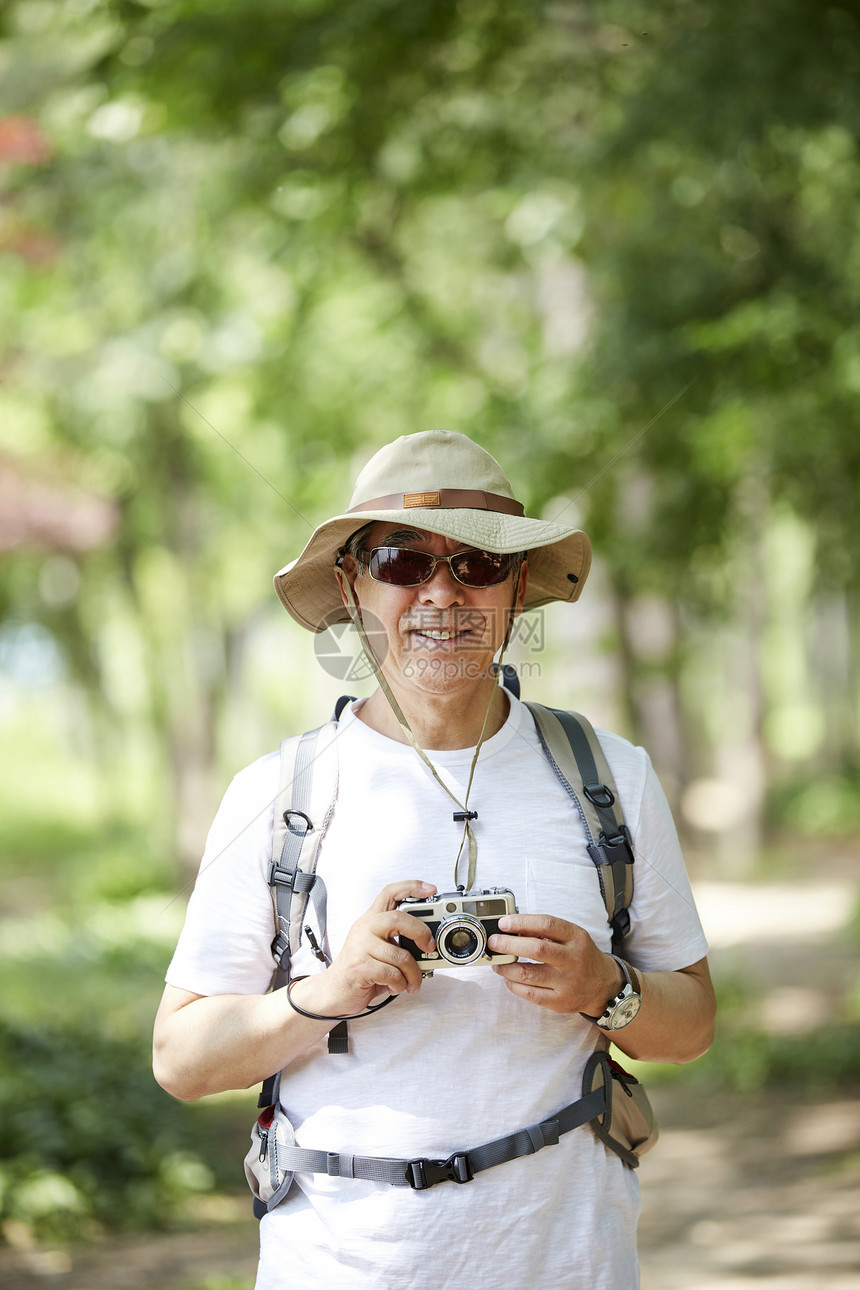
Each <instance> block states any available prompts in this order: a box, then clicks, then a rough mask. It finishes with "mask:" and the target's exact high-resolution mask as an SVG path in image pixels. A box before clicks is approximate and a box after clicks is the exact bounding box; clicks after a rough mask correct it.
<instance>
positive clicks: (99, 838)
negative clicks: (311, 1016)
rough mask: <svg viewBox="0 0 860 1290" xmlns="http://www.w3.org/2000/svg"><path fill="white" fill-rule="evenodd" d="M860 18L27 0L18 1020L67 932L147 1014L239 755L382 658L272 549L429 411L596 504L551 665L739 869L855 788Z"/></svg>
mask: <svg viewBox="0 0 860 1290" xmlns="http://www.w3.org/2000/svg"><path fill="white" fill-rule="evenodd" d="M858 26H860V13H858V6H857V4H855V3H851V2H850V0H849V2H846V3H840V4H839V5H829V4H824V5H821V4H813V3H811V0H776V3H775V4H774V5H771V6H769V7H768V8H767V9H766V10H761V11H759V10H756V9H755V8H754V7H753V8H750V7H749V6H747V5H743V4H741V3H740V0H726V3H724V4H723V5H721V6H719V7H715V6H712V5H708V4H706V3H704V0H670V2H669V3H666V4H664V5H661V6H658V7H657V8H656V10H655V7H654V6H648V5H645V4H643V3H637V2H634V0H603V2H601V3H543V2H538V0H532V2H528V0H492V3H491V2H490V0H461V3H459V4H457V5H453V4H451V3H450V0H410V3H408V4H403V3H400V2H399V0H361V2H360V3H351V4H347V3H343V0H297V2H296V3H293V4H291V5H288V6H285V5H283V4H282V3H280V2H279V0H246V3H243V4H241V5H215V4H212V3H207V4H201V3H198V2H197V0H141V2H131V0H11V2H10V3H8V4H7V5H6V7H5V8H4V10H3V13H2V16H0V73H2V87H3V88H2V101H0V262H2V277H0V335H2V341H0V345H1V346H2V348H0V355H2V359H0V361H1V362H2V386H0V546H2V548H3V550H4V560H3V563H2V568H0V669H2V671H1V672H0V675H2V680H3V684H2V690H0V700H2V709H0V717H2V721H3V728H4V735H5V738H4V747H5V752H4V753H3V759H2V770H3V775H2V789H0V795H2V800H3V806H4V811H3V816H4V820H3V822H2V823H0V832H2V834H3V837H4V851H5V853H6V855H7V860H6V861H4V866H5V868H6V872H7V878H8V882H7V885H6V894H5V896H4V897H3V900H4V910H3V912H5V914H6V915H7V920H8V921H7V926H8V928H9V929H10V930H9V932H8V935H7V942H6V946H5V951H6V959H5V960H4V961H5V962H6V963H7V964H8V967H7V968H6V969H2V968H0V976H2V981H3V983H4V984H5V985H8V990H7V991H6V992H5V995H4V998H5V1010H6V1012H7V1014H8V1015H9V1016H10V1018H11V1019H12V1021H13V1022H14V1021H16V1020H18V1021H20V1020H21V1019H22V1018H24V1017H25V1016H33V1015H41V1012H43V1011H44V1009H45V1004H44V993H45V992H44V989H43V988H41V987H44V985H45V982H46V981H47V980H50V979H52V977H51V973H55V972H56V971H57V964H58V963H59V964H60V966H61V970H62V971H63V974H64V977H65V980H66V982H67V984H68V983H69V982H77V983H78V985H79V988H80V990H81V994H82V997H83V999H84V1000H86V999H87V998H89V999H92V998H96V997H97V998H98V999H99V1000H100V1003H101V1006H102V1010H103V1011H104V1013H105V1014H106V1015H105V1018H104V1021H105V1026H106V1029H107V1031H108V1032H109V1033H117V1034H119V1035H126V1036H129V1035H132V1034H138V1033H139V1032H140V1029H141V1027H143V1026H145V1024H146V1018H147V1016H148V1011H147V1010H148V1008H149V1007H150V1005H151V1002H152V998H153V995H154V992H155V991H156V990H157V982H155V981H154V978H155V977H157V975H158V970H159V969H158V966H157V965H158V964H160V963H162V962H163V961H164V959H165V956H166V954H168V953H169V948H168V947H169V944H170V942H171V940H172V939H173V937H174V936H175V932H176V918H175V917H174V914H175V913H176V907H174V906H171V907H170V912H169V913H168V914H166V913H165V904H164V899H163V897H160V896H159V894H158V893H163V892H166V891H173V890H175V888H176V887H177V886H178V885H180V884H181V883H182V882H184V881H185V880H186V878H187V877H188V875H189V872H190V871H191V868H192V866H193V864H194V863H195V862H196V858H197V856H198V855H199V853H200V850H201V846H202V840H203V835H204V832H205V828H206V825H207V822H208V819H209V818H210V816H211V813H212V809H213V807H214V804H215V801H216V798H217V793H218V790H219V789H220V788H221V787H222V786H223V783H224V780H225V776H226V775H228V774H229V773H231V772H232V771H234V770H236V769H237V768H238V767H239V766H240V765H241V764H243V762H245V761H247V760H249V759H250V758H252V757H253V756H255V755H257V754H258V753H260V752H261V751H263V750H265V749H267V748H268V747H270V746H272V745H273V744H274V742H275V741H276V740H277V739H278V738H279V737H280V736H281V734H282V733H283V732H284V731H286V730H295V729H300V728H304V726H306V725H309V724H312V723H314V722H316V721H317V720H318V719H319V717H320V712H321V711H322V712H326V711H327V710H328V707H329V704H330V699H331V697H332V695H333V694H335V693H337V692H338V691H339V690H340V689H341V688H343V686H342V685H341V684H339V683H338V681H337V678H334V677H332V676H331V675H329V674H327V673H325V671H324V670H323V669H320V668H319V666H318V665H317V664H316V663H315V661H314V657H313V654H312V646H311V645H310V642H309V638H308V637H307V635H306V634H305V633H303V632H302V631H301V630H300V629H298V628H295V627H294V626H293V625H292V624H291V623H290V622H289V621H288V620H287V619H286V616H285V615H284V614H283V612H282V611H281V610H280V609H279V607H278V606H277V604H276V603H275V602H274V598H273V596H272V593H271V590H270V578H271V574H272V572H273V571H274V570H275V569H276V568H277V567H278V566H279V565H280V564H282V563H284V562H285V561H286V560H287V559H289V558H291V556H293V555H294V554H296V553H297V552H298V550H299V549H300V548H301V546H302V545H303V543H304V541H305V540H306V538H307V536H308V535H309V533H310V531H311V529H312V527H313V526H314V525H315V524H316V523H317V522H319V520H320V519H322V518H323V517H325V515H327V514H328V513H330V512H331V508H332V507H333V506H339V505H341V504H342V501H343V499H344V498H345V496H346V495H347V494H348V481H349V479H350V478H351V477H352V476H353V475H354V473H355V469H356V467H357V465H358V464H360V463H361V462H363V460H365V459H366V458H367V457H369V456H370V454H371V453H372V452H373V451H374V450H375V449H376V447H378V446H379V444H380V443H382V442H384V441H386V440H388V439H391V438H393V437H394V436H396V435H398V434H401V433H406V432H410V431H413V430H418V429H423V428H427V427H430V426H435V425H441V426H446V427H450V428H453V429H458V430H463V431H465V432H467V433H469V434H471V435H473V436H474V437H476V438H477V439H478V440H479V441H480V442H482V443H483V444H485V446H486V447H488V448H489V449H490V450H491V451H492V452H494V453H495V454H496V455H497V456H498V457H499V458H500V460H501V461H502V463H503V464H505V465H506V466H507V468H508V469H509V470H510V472H511V474H512V475H513V476H514V478H515V482H516V485H517V487H518V489H519V492H520V495H521V496H522V498H523V500H524V501H525V502H526V504H527V507H528V509H529V511H530V512H532V513H534V512H543V513H545V514H547V515H550V516H553V515H561V514H562V513H564V514H565V516H566V517H576V518H577V519H578V520H579V521H581V523H582V526H583V527H584V528H586V529H587V530H588V531H589V532H590V533H591V535H592V538H593V541H594V544H595V549H596V552H597V555H598V560H597V562H596V566H595V572H594V575H593V580H592V583H591V584H590V586H589V589H588V592H587V595H586V596H585V597H584V599H583V601H582V604H581V606H577V609H576V610H575V611H564V615H565V616H556V617H553V616H552V615H547V624H548V626H547V632H546V648H545V650H544V653H543V654H542V655H541V664H542V675H541V676H540V677H538V678H536V680H535V681H534V683H530V688H531V693H533V694H534V697H537V698H546V699H550V700H552V701H555V702H559V703H568V704H570V705H572V706H573V705H577V706H582V707H585V708H586V709H587V710H589V711H591V712H593V713H594V715H596V717H597V718H598V719H599V720H603V721H604V722H605V723H606V724H615V725H616V726H617V727H618V728H620V729H621V730H622V731H623V732H624V733H626V734H628V735H629V736H630V737H632V738H634V739H636V740H642V741H643V742H645V743H646V744H647V745H648V746H649V748H651V749H652V752H653V754H654V757H655V761H656V762H657V765H658V769H659V770H660V771H661V774H662V776H663V778H664V782H665V783H666V785H667V788H668V790H669V792H670V796H671V798H672V800H673V802H674V803H675V804H676V805H678V806H679V807H680V813H679V820H680V822H681V824H682V826H683V827H684V828H685V830H686V831H687V833H688V834H689V835H690V837H691V839H692V840H693V841H694V842H696V843H699V844H702V843H708V844H709V846H710V854H711V857H712V863H713V862H714V861H715V860H716V862H718V863H719V866H720V870H719V871H720V872H721V873H723V874H728V873H730V872H732V870H733V869H734V870H737V869H739V868H743V869H745V871H750V870H751V868H752V866H753V865H754V864H755V863H756V857H757V856H758V854H759V850H760V843H761V842H762V840H763V839H766V837H767V836H769V835H767V833H766V830H767V829H768V827H770V829H771V832H772V833H773V831H774V830H777V831H778V830H779V828H781V827H784V826H790V827H791V828H792V829H795V830H797V829H801V830H806V831H807V832H808V833H809V834H810V835H811V836H813V837H822V836H831V835H832V836H845V835H848V834H850V833H851V832H852V830H856V826H857V823H858V820H860V795H858V791H857V769H858V766H857V732H858V724H860V697H859V696H858V678H860V599H858V573H857V563H856V560H855V559H854V553H855V551H856V549H857V545H858V524H860V520H858V506H857V499H858V477H859V476H860V437H858V424H857V422H858V412H857V398H856V395H857V391H858V389H860V328H858V323H857V318H858V304H860V235H858V228H857V221H856V215H855V212H856V203H857V197H858V191H860V164H858V152H857V141H858V137H860V77H858V71H860V67H858V63H860V40H858V35H860V32H858ZM542 639H543V637H542ZM180 874H181V877H180ZM58 877H59V878H60V879H61V881H62V884H63V887H62V896H63V902H62V904H63V907H62V908H61V909H60V910H59V912H56V913H52V914H51V917H52V918H54V919H55V921H54V923H52V924H51V925H50V926H46V925H45V924H44V923H39V922H38V920H36V921H33V920H32V919H31V914H32V909H33V905H34V903H38V902H39V901H41V900H43V899H44V897H45V892H46V890H47V891H48V892H49V893H52V894H51V895H49V897H48V899H47V903H48V905H52V904H53V903H54V902H58V901H59V894H60V893H59V892H58V891H55V890H54V889H53V886H52V884H53V883H56V881H57V879H58ZM159 901H160V902H161V903H159ZM99 902H101V903H99ZM99 910H101V911H102V912H101V914H99ZM75 911H77V913H76V912H75ZM74 918H78V919H83V930H82V932H81V935H80V936H79V937H72V936H71V933H70V920H73V919H74ZM27 919H31V921H30V922H28V921H27ZM57 919H59V920H60V923H62V925H63V927H65V929H66V930H65V932H64V933H63V934H62V935H60V934H59V932H58V927H59V925H60V924H59V923H57V921H56V920H57ZM64 919H65V922H63V920H64ZM111 919H113V925H114V926H116V925H117V924H120V925H123V926H125V925H132V926H134V927H135V928H136V929H137V931H136V932H135V934H134V936H132V937H131V940H132V941H133V942H134V945H136V946H137V949H136V950H133V951H128V953H127V954H126V957H125V958H124V959H122V962H123V964H124V971H125V972H126V973H128V974H130V975H129V977H127V980H128V979H131V980H133V981H134V983H135V986H134V988H135V990H136V991H137V993H136V994H135V999H137V1000H138V1002H137V1003H136V1005H135V1007H134V1008H132V1009H131V1010H130V1011H129V1008H128V1001H127V997H126V994H125V992H124V991H123V990H122V989H120V988H118V983H117V980H116V964H117V958H116V956H117V954H120V953H121V948H120V947H119V946H118V944H117V941H116V937H115V935H113V936H112V934H111V933H109V932H108V930H107V928H108V926H109V925H110V924H111ZM22 920H23V921H22ZM147 929H148V930H147ZM58 935H59V943H60V944H61V947H62V948H61V950H60V951H56V950H55V949H52V950H49V949H48V948H47V947H48V946H49V945H50V946H53V947H56V945H57V944H58V941H57V936H58ZM64 936H65V939H63V937H64ZM52 937H53V939H52ZM135 938H136V939H135ZM147 938H148V939H147ZM52 954H53V955H54V957H53V958H52V957H51V955H52ZM76 955H77V957H76ZM64 956H65V957H64ZM94 965H95V966H94ZM75 973H78V975H77V976H76V975H75ZM40 1010H41V1011H40ZM59 1011H60V1012H61V1013H64V1009H59ZM50 1012H51V1009H50V1007H49V1008H48V1013H49V1014H50ZM49 1020H51V1021H53V1022H61V1021H63V1020H65V1021H70V1020H71V1021H74V1023H75V1024H78V1022H80V1021H81V1018H80V1017H79V1016H77V1013H76V1010H75V1009H73V1010H72V1013H71V1014H68V1015H66V1014H65V1013H64V1015H61V1016H49ZM150 1209H151V1207H150ZM148 1212H149V1211H148Z"/></svg>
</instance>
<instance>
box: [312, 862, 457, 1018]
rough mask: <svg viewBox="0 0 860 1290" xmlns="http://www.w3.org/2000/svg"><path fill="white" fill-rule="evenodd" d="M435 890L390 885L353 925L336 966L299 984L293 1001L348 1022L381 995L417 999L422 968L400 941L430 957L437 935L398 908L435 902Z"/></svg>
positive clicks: (412, 883)
mask: <svg viewBox="0 0 860 1290" xmlns="http://www.w3.org/2000/svg"><path fill="white" fill-rule="evenodd" d="M435 891H436V888H435V887H434V886H433V884H432V883H429V882H420V881H418V880H417V879H409V880H406V881H404V882H392V883H389V885H388V886H387V887H384V888H383V890H382V891H381V892H380V893H379V895H378V896H377V897H376V900H375V901H374V902H373V904H372V905H371V906H370V909H368V911H367V913H365V914H362V916H361V917H360V918H358V919H356V921H355V922H354V923H353V925H352V927H351V928H350V930H349V934H348V935H347V938H346V940H345V941H344V945H343V949H342V950H341V951H340V953H339V954H338V955H337V957H336V958H335V960H334V962H333V963H332V965H331V966H330V967H329V968H327V969H326V971H325V972H319V973H315V974H314V975H313V976H309V977H305V978H304V979H303V980H301V981H297V982H296V983H295V985H294V986H293V987H292V995H291V997H292V998H293V999H294V1000H295V1002H296V1003H297V1004H299V1005H300V1007H302V1008H305V1009H306V1010H307V1011H308V1012H315V1013H316V1014H317V1015H318V1016H321V1017H346V1016H353V1015H355V1014H356V1013H360V1012H364V1010H365V1009H366V1008H367V1007H368V1006H369V1005H370V1004H371V1003H374V1002H375V1001H376V1000H378V998H379V997H380V996H381V995H393V994H403V993H404V992H405V993H407V994H417V993H418V991H419V990H420V988H421V982H422V980H423V975H422V972H421V969H420V968H419V966H418V964H417V963H416V961H415V959H414V958H413V957H412V955H411V954H410V953H409V951H408V950H405V949H403V948H402V947H401V946H400V945H398V944H397V942H396V941H395V940H394V937H396V936H406V937H408V938H409V939H410V940H411V941H414V942H415V944H416V945H417V946H418V947H419V949H422V950H424V951H426V952H427V953H429V952H430V951H431V950H432V949H433V948H434V942H433V936H432V934H431V932H430V929H429V928H428V927H427V924H426V923H423V922H422V921H421V919H419V918H413V917H412V915H411V914H409V913H407V912H406V910H405V909H398V908H397V906H398V905H399V904H400V902H401V901H402V900H405V899H406V897H407V896H411V897H417V898H419V899H422V898H424V899H429V898H430V897H431V896H432V895H433V893H434V892H435Z"/></svg>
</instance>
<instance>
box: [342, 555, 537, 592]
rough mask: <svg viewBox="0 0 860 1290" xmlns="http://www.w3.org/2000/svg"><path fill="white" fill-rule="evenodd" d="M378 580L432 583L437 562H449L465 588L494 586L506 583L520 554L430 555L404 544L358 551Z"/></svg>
mask: <svg viewBox="0 0 860 1290" xmlns="http://www.w3.org/2000/svg"><path fill="white" fill-rule="evenodd" d="M356 555H357V558H358V559H359V560H361V562H362V564H366V565H367V567H368V569H369V570H370V576H371V578H373V579H374V580H375V581H376V582H387V583H388V584H389V586H392V587H418V586H420V585H421V583H422V582H429V581H430V579H431V578H432V577H433V574H434V573H435V572H436V565H437V564H447V566H448V568H449V569H450V570H451V573H452V575H453V576H454V577H455V578H456V580H457V582H460V583H462V584H463V586H464V587H494V586H495V585H496V583H499V582H504V581H505V579H506V578H507V576H508V574H509V573H510V572H511V569H513V567H514V565H515V564H516V563H517V562H518V561H519V560H520V559H521V553H520V552H516V553H514V554H513V555H497V554H496V553H495V552H494V551H458V552H457V554H456V555H431V554H430V553H429V551H412V550H410V548H409V547H405V546H375V547H373V549H372V550H371V551H358V552H356Z"/></svg>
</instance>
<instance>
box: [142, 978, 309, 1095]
mask: <svg viewBox="0 0 860 1290" xmlns="http://www.w3.org/2000/svg"><path fill="white" fill-rule="evenodd" d="M309 980H310V978H309ZM294 994H295V998H296V1002H298V1003H301V1004H302V1006H303V1007H306V1008H308V1010H310V1011H315V1010H316V1009H315V1008H314V1004H313V1002H312V1001H311V1000H310V999H309V998H308V997H307V989H306V983H305V982H304V981H298V982H296V984H295V986H294ZM311 994H313V991H312V990H311ZM333 1024H334V1022H324V1021H312V1020H310V1019H309V1018H307V1017H303V1016H301V1015H299V1014H298V1013H297V1012H294V1010H293V1009H292V1008H291V1007H290V1005H289V1003H288V1002H287V998H286V991H284V990H276V991H273V992H272V993H270V994H265V995H254V994H250V995H249V994H219V995H208V996H201V995H193V994H188V993H187V992H186V991H183V990H174V989H172V988H171V987H170V986H168V987H167V989H166V990H165V994H164V999H163V1000H162V1005H161V1008H160V1009H159V1012H158V1016H157V1018H156V1022H155V1033H154V1039H153V1062H152V1065H153V1071H154V1074H155V1078H156V1079H157V1081H158V1083H159V1084H160V1085H161V1086H162V1088H164V1089H166V1090H167V1092H168V1093H171V1094H172V1095H173V1096H174V1097H177V1098H180V1099H181V1100H182V1101H193V1100H195V1099H196V1098H199V1097H205V1096H206V1095H207V1094H209V1093H222V1092H224V1091H225V1090H226V1089H236V1088H250V1087H251V1086H252V1085H254V1084H258V1083H260V1082H261V1081H262V1080H264V1079H267V1078H268V1076H270V1075H272V1074H273V1073H274V1072H275V1071H279V1070H282V1069H283V1068H284V1067H285V1066H288V1065H289V1064H290V1063H291V1062H292V1061H295V1059H296V1058H297V1057H300V1056H301V1055H302V1053H304V1052H306V1051H307V1050H308V1049H309V1048H311V1047H312V1046H313V1045H314V1044H315V1043H317V1042H318V1041H319V1040H320V1039H321V1038H322V1037H323V1035H325V1034H326V1032H327V1031H328V1030H330V1029H331V1027H332V1025H333Z"/></svg>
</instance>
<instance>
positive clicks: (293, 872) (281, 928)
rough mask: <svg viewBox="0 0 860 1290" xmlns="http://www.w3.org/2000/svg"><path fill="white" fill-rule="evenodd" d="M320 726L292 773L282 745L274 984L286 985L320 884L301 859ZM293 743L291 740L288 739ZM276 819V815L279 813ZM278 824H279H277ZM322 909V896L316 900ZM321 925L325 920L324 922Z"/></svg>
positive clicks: (302, 745)
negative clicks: (293, 949) (310, 901)
mask: <svg viewBox="0 0 860 1290" xmlns="http://www.w3.org/2000/svg"><path fill="white" fill-rule="evenodd" d="M319 734H320V729H319V728H318V729H316V730H308V731H307V732H306V733H305V734H303V735H302V736H301V738H300V740H299V744H298V748H297V749H296V754H295V759H294V761H293V763H292V774H290V765H289V756H288V752H289V750H288V749H285V748H284V745H283V744H282V745H281V776H282V779H283V778H285V777H286V776H289V782H288V783H287V784H282V786H281V788H280V789H279V792H278V807H279V808H280V806H281V805H282V801H283V798H282V794H283V795H284V796H286V795H287V794H289V801H290V805H289V807H288V808H287V809H286V810H284V811H283V812H280V814H281V818H282V819H283V820H284V825H285V831H284V840H283V845H282V847H281V854H280V858H279V860H278V862H277V864H275V863H274V861H273V863H272V865H271V868H270V871H269V883H270V884H271V886H272V888H273V890H274V893H275V907H276V915H277V921H278V935H277V937H276V938H275V944H274V945H273V946H272V952H273V954H274V955H275V961H276V963H277V965H278V969H277V973H276V976H275V983H274V984H275V988H276V989H277V988H278V987H279V986H281V985H285V984H286V983H287V981H288V980H289V975H290V947H291V944H292V943H294V942H295V943H297V942H298V937H299V933H300V931H301V923H302V919H303V916H304V912H305V909H306V907H307V902H308V895H309V893H312V892H314V890H315V888H316V887H317V878H316V874H315V873H314V872H313V871H311V872H309V873H308V872H302V871H300V870H299V862H300V860H301V856H302V850H303V848H304V845H305V841H306V839H307V838H308V836H309V835H310V834H311V833H312V831H313V821H312V818H311V815H310V812H311V809H312V804H311V788H312V786H313V765H314V761H315V759H316V747H317V740H318V737H319ZM286 742H287V743H290V741H286ZM276 819H277V816H276ZM276 827H278V828H279V826H278V825H277V824H276ZM322 900H323V905H322V913H323V916H324V915H325V897H324V896H323V898H322ZM314 904H315V907H316V908H317V909H319V897H318V896H317V899H316V900H315V902H314ZM320 926H321V927H324V926H325V924H324V923H321V924H320Z"/></svg>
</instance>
